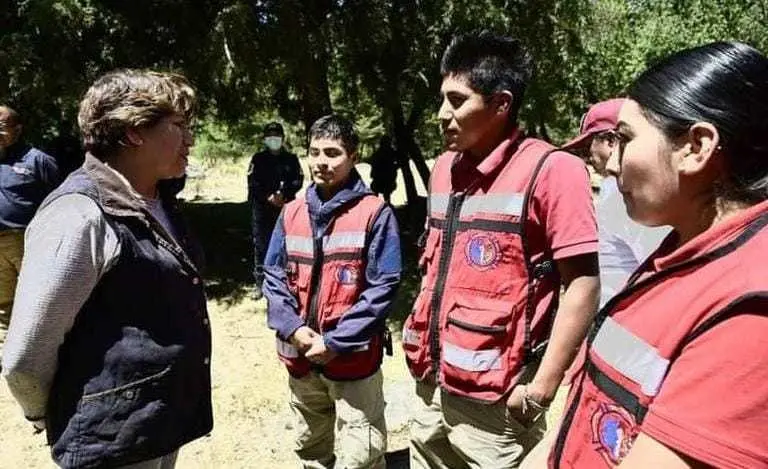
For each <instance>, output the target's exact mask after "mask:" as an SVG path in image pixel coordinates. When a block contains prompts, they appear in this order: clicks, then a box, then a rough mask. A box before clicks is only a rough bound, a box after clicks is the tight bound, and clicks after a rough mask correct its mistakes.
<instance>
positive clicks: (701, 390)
mask: <svg viewBox="0 0 768 469" xmlns="http://www.w3.org/2000/svg"><path fill="white" fill-rule="evenodd" d="M627 97H628V98H629V99H628V100H627V102H626V103H625V104H624V106H623V107H622V109H621V112H620V114H619V122H618V126H617V129H616V131H617V134H618V136H619V142H620V144H619V146H618V148H617V150H616V151H615V152H614V154H613V155H612V156H611V159H610V160H609V162H608V170H609V171H611V172H613V173H615V174H616V176H617V179H618V185H619V188H620V190H621V192H622V195H623V197H624V201H625V203H626V206H627V211H628V213H629V215H630V216H631V217H632V218H633V219H634V220H635V221H637V222H639V223H642V224H645V225H649V226H659V225H671V226H672V227H673V228H674V232H673V233H671V234H670V235H669V236H668V237H667V238H666V239H665V240H664V242H663V243H662V244H661V246H660V247H659V249H658V250H657V251H656V252H655V253H654V254H653V255H651V257H650V258H649V259H648V260H647V261H646V262H645V263H644V264H643V265H641V266H640V267H639V268H638V270H637V271H636V272H635V273H634V275H633V276H632V277H631V278H630V279H629V281H628V283H627V285H626V286H625V288H624V290H623V291H621V292H620V293H619V294H618V295H617V296H616V297H614V298H613V299H612V300H611V301H609V302H608V303H607V304H606V305H605V306H604V307H603V309H602V310H601V311H600V312H599V313H598V315H597V318H596V323H595V325H594V328H593V330H592V332H591V333H590V334H589V336H588V338H587V350H588V352H587V358H586V361H585V363H584V366H583V368H582V370H581V373H580V374H579V375H577V376H576V377H575V378H574V380H573V386H572V388H571V393H570V396H569V399H568V404H567V406H566V411H565V414H564V416H563V421H562V424H561V428H560V431H559V434H558V436H557V439H556V441H555V444H554V448H553V450H552V452H551V454H550V457H549V466H550V467H554V468H589V469H592V468H600V467H614V466H618V465H619V464H620V465H621V467H622V468H647V467H654V468H684V467H726V468H728V467H730V468H743V467H768V438H766V437H765V429H766V428H768V406H766V402H768V201H767V199H768V58H766V56H765V55H763V54H762V53H760V52H759V51H757V50H756V49H754V48H752V47H750V46H747V45H745V44H741V43H736V42H718V43H713V44H708V45H705V46H701V47H696V48H692V49H688V50H684V51H681V52H679V53H677V54H674V55H672V56H671V57H669V58H667V59H665V60H663V61H661V62H660V63H658V64H656V65H654V66H653V67H651V68H649V69H648V70H647V71H645V72H644V73H643V74H642V75H640V77H639V78H638V79H637V80H636V81H635V82H634V83H633V84H632V85H631V87H630V88H629V91H628V96H627Z"/></svg>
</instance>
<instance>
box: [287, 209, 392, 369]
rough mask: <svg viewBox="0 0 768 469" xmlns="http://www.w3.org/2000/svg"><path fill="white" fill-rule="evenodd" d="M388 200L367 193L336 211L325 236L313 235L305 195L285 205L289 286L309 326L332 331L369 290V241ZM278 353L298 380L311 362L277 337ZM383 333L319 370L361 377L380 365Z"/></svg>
mask: <svg viewBox="0 0 768 469" xmlns="http://www.w3.org/2000/svg"><path fill="white" fill-rule="evenodd" d="M383 207H384V202H383V201H382V200H381V199H379V198H378V197H376V196H374V195H365V196H363V197H361V198H359V199H357V200H355V201H353V202H350V203H348V204H347V205H345V206H344V207H343V208H341V209H340V210H337V211H336V213H334V218H333V220H332V221H331V222H330V223H329V225H328V229H327V230H326V233H325V235H324V236H323V237H322V238H318V239H315V238H314V236H313V232H312V221H311V220H310V217H309V210H307V206H306V202H305V199H304V198H299V199H296V200H294V201H293V202H290V203H289V204H287V205H286V206H285V209H284V211H283V226H284V228H285V248H286V251H287V265H286V274H287V280H288V288H289V289H290V290H291V292H292V293H293V295H294V296H295V297H296V300H297V302H298V304H299V311H298V312H299V315H300V316H301V318H302V319H303V320H304V321H305V322H306V324H307V326H309V327H310V328H312V329H313V330H315V331H318V332H319V333H321V334H323V333H325V332H328V331H330V330H333V329H334V328H335V327H336V324H338V322H339V320H340V319H341V318H342V316H343V315H344V313H346V312H347V311H348V310H349V308H350V307H351V306H352V305H354V304H355V303H356V302H357V300H358V298H359V297H360V295H361V294H362V293H363V291H364V290H365V288H366V282H365V268H366V260H367V254H368V252H367V248H368V239H369V234H370V232H371V229H372V227H373V223H374V221H375V219H376V216H377V215H378V213H379V212H380V211H381V210H382V208H383ZM277 353H278V357H279V358H280V360H281V361H282V362H283V363H285V365H286V366H287V367H288V372H289V373H290V374H291V375H292V376H294V377H297V378H300V377H302V376H305V375H306V374H307V373H309V371H310V370H311V369H312V368H313V365H312V364H311V363H310V362H309V360H307V359H306V358H304V356H303V355H301V354H299V352H298V350H296V348H295V347H294V346H293V345H292V344H291V343H289V342H285V341H283V340H281V339H280V338H279V337H278V338H277ZM381 359H382V337H381V334H374V336H373V337H372V338H371V341H370V342H369V343H368V344H367V345H365V346H363V347H360V348H359V349H358V350H355V351H353V352H351V353H346V354H341V355H339V356H337V357H336V358H334V359H333V360H331V361H330V362H328V363H327V364H326V365H325V366H323V367H322V368H321V369H320V368H318V371H321V372H322V373H323V375H325V376H326V377H328V378H330V379H336V380H353V379H362V378H365V377H367V376H370V375H371V374H373V373H374V372H376V370H378V369H379V366H380V365H381Z"/></svg>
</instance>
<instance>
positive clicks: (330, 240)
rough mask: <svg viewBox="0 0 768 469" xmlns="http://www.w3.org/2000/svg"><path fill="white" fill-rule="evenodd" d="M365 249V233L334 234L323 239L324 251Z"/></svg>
mask: <svg viewBox="0 0 768 469" xmlns="http://www.w3.org/2000/svg"><path fill="white" fill-rule="evenodd" d="M364 247H365V231H349V232H346V233H334V234H331V235H328V236H326V237H325V238H323V250H332V249H343V248H350V249H362V248H364Z"/></svg>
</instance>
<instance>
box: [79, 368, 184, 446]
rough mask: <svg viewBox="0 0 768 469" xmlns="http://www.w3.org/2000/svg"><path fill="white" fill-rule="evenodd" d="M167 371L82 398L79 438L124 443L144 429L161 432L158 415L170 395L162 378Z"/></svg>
mask: <svg viewBox="0 0 768 469" xmlns="http://www.w3.org/2000/svg"><path fill="white" fill-rule="evenodd" d="M171 372H172V367H171V365H168V366H167V367H165V368H164V369H162V370H161V371H159V372H157V373H154V374H151V375H149V376H147V377H144V378H141V379H137V380H135V381H131V382H129V383H126V384H124V385H121V386H117V387H114V388H111V389H107V390H104V391H99V392H94V393H90V394H85V395H83V397H82V398H81V399H80V403H79V404H78V410H77V413H78V414H80V417H81V419H79V422H78V423H79V426H80V433H81V435H83V437H84V438H85V439H86V441H88V440H90V441H91V442H95V441H116V440H119V441H126V442H128V441H133V437H134V436H135V435H132V433H135V432H146V431H147V428H145V427H147V426H150V425H151V426H152V431H155V430H158V431H161V429H160V427H161V426H162V425H161V423H160V422H162V418H161V417H160V416H161V414H162V413H163V411H164V409H165V408H166V407H167V405H168V403H167V402H166V401H167V400H168V398H169V394H170V391H169V389H167V379H166V378H167V376H168V375H169V374H170V373H171ZM169 423H172V422H169ZM159 434H162V433H159Z"/></svg>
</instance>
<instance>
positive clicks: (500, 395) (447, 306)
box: [403, 33, 599, 469]
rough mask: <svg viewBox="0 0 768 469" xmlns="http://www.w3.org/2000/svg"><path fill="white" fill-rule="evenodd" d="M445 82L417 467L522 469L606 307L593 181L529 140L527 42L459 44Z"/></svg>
mask: <svg viewBox="0 0 768 469" xmlns="http://www.w3.org/2000/svg"><path fill="white" fill-rule="evenodd" d="M441 73H442V75H443V82H442V86H441V95H442V105H441V106H440V111H439V114H438V117H439V118H440V121H441V124H442V129H443V134H444V136H445V140H446V144H447V147H448V148H447V149H448V151H447V152H446V153H444V154H443V155H441V156H440V157H439V159H438V161H437V162H436V164H435V167H434V169H433V171H432V178H431V182H430V194H429V209H428V221H427V232H426V236H425V245H424V252H423V254H422V257H421V260H420V264H421V266H422V269H423V271H424V272H425V276H424V279H423V282H422V289H421V291H420V293H419V295H418V297H417V299H416V302H415V304H414V309H413V312H412V314H411V315H410V316H409V317H408V319H407V320H406V322H405V325H404V329H403V347H404V349H405V354H406V358H407V362H408V365H409V368H410V370H411V373H412V374H413V376H414V377H415V378H416V380H417V384H416V391H417V394H418V397H419V401H418V402H419V408H418V410H417V411H416V412H415V413H414V416H413V419H412V424H411V467H413V468H451V469H460V468H488V469H491V468H493V469H496V468H500V467H504V468H511V467H517V465H518V464H519V463H520V461H521V460H522V457H523V456H524V455H525V453H526V452H527V451H528V450H529V449H530V448H531V447H532V446H533V445H534V444H535V443H536V442H537V441H538V440H539V439H540V438H541V436H542V435H543V432H544V410H545V409H546V407H547V405H548V404H549V402H550V401H551V400H552V398H553V397H554V396H555V392H556V391H557V388H558V386H559V385H560V382H561V380H562V378H563V375H564V373H565V370H566V369H567V368H568V366H569V365H570V364H571V361H572V360H573V357H574V356H575V354H576V352H577V350H578V347H579V345H580V344H581V342H582V340H583V339H584V336H585V334H586V331H587V328H588V326H589V324H590V322H591V320H592V317H593V314H594V312H595V308H596V305H597V297H598V292H599V281H598V278H597V254H596V251H597V226H596V223H595V214H594V209H593V207H592V199H591V191H590V187H589V180H588V176H587V171H586V168H585V166H584V163H583V162H582V161H581V160H579V159H578V158H576V157H574V156H573V155H570V154H568V153H565V152H561V151H554V150H555V149H554V148H553V147H552V146H551V145H549V144H548V143H546V142H543V141H540V140H537V139H533V138H526V137H525V136H524V135H523V133H522V131H521V130H520V129H519V127H518V122H517V117H518V112H519V110H520V107H521V105H522V99H523V95H524V92H525V88H526V85H527V82H528V80H529V78H530V74H531V60H530V58H529V56H528V54H527V53H526V52H525V50H524V49H523V48H522V46H521V45H520V44H519V43H518V42H517V41H515V40H513V39H511V38H508V37H503V36H497V35H494V34H491V33H481V34H470V35H462V36H458V37H456V38H455V39H454V40H453V42H452V43H451V44H450V45H449V46H448V48H447V50H446V51H445V54H444V55H443V59H442V64H441ZM561 283H562V284H563V285H564V286H565V292H564V294H563V296H562V302H561V304H560V307H559V310H558V312H557V315H555V314H554V312H555V309H556V307H557V303H558V295H559V293H560V284H561Z"/></svg>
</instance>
